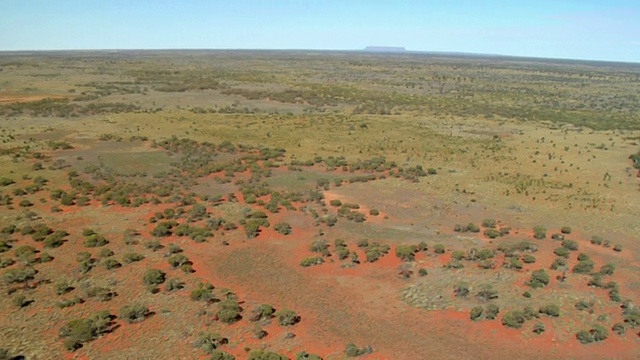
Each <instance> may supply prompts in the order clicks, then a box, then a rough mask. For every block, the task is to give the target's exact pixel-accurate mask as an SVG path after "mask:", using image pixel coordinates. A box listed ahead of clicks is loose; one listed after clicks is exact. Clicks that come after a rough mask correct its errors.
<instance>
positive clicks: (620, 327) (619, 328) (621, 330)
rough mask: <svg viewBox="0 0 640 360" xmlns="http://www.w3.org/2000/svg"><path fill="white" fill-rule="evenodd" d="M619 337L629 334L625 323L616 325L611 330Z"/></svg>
mask: <svg viewBox="0 0 640 360" xmlns="http://www.w3.org/2000/svg"><path fill="white" fill-rule="evenodd" d="M611 330H613V332H615V333H616V334H618V335H621V336H622V335H624V334H625V333H626V332H627V326H626V325H625V324H624V323H615V324H614V325H613V327H612V328H611Z"/></svg>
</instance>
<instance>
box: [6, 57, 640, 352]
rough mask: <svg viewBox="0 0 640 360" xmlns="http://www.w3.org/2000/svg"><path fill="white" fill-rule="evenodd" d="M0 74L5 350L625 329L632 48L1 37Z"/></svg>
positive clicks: (511, 336) (235, 348) (633, 257)
mask: <svg viewBox="0 0 640 360" xmlns="http://www.w3.org/2000/svg"><path fill="white" fill-rule="evenodd" d="M0 79H1V80H0V169H2V173H1V174H0V225H1V226H0V230H1V232H0V266H1V270H0V274H2V279H0V280H1V282H0V291H1V293H2V297H1V300H0V316H1V318H2V319H3V321H2V325H1V326H0V337H1V338H2V341H0V351H1V350H6V353H7V354H11V355H13V356H17V355H24V356H26V357H27V358H29V359H54V358H55V359H57V358H74V357H77V358H88V359H95V358H110V359H111V358H113V359H126V358H140V359H146V358H161V359H162V358H180V359H194V358H212V359H227V360H228V359H233V358H237V359H253V360H259V359H296V360H301V359H320V358H321V359H345V358H352V357H358V356H361V357H362V358H366V359H431V358H456V359H459V358H472V357H473V358H478V359H495V358H536V359H537V358H540V359H548V358H589V357H597V358H607V357H609V358H619V359H627V358H629V359H631V358H634V357H635V356H637V354H638V352H639V351H640V343H639V333H638V331H639V328H640V308H639V307H638V305H637V303H638V300H637V299H638V296H639V295H640V272H639V269H638V265H637V264H638V261H639V260H640V251H639V250H638V246H637V239H638V236H637V234H638V233H639V231H640V225H639V224H638V222H637V219H638V217H639V216H640V202H638V201H636V198H637V195H638V190H639V188H638V176H637V173H638V170H637V169H638V167H639V166H640V165H637V164H638V163H637V162H636V161H637V155H634V156H635V157H634V156H632V157H631V158H630V155H633V154H637V153H638V150H639V149H638V144H639V142H640V133H639V132H638V130H640V109H639V106H640V99H639V98H638V96H639V95H638V94H640V66H638V65H635V64H617V63H591V62H572V61H551V60H539V59H512V58H482V57H477V58H476V57H449V56H442V55H427V54H401V55H384V56H382V55H376V54H366V53H338V52H336V53H333V52H250V51H237V52H228V51H185V52H179V51H158V52H146V51H140V52H136V51H131V52H86V53H73V52H52V53H36V54H27V53H5V54H0ZM0 354H1V355H4V353H0ZM7 356H9V355H7ZM0 358H1V356H0Z"/></svg>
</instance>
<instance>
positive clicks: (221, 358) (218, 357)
mask: <svg viewBox="0 0 640 360" xmlns="http://www.w3.org/2000/svg"><path fill="white" fill-rule="evenodd" d="M210 354H211V358H210V360H236V357H235V356H233V355H231V354H229V353H228V352H226V351H222V350H213V351H211V352H210Z"/></svg>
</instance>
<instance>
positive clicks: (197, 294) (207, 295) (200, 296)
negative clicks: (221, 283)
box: [190, 283, 214, 302]
mask: <svg viewBox="0 0 640 360" xmlns="http://www.w3.org/2000/svg"><path fill="white" fill-rule="evenodd" d="M212 290H213V285H211V284H203V283H200V284H198V288H197V289H195V290H193V291H192V292H191V294H190V298H191V300H193V301H206V302H209V301H212V300H213V299H214V297H213V292H212Z"/></svg>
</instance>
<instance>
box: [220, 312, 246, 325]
mask: <svg viewBox="0 0 640 360" xmlns="http://www.w3.org/2000/svg"><path fill="white" fill-rule="evenodd" d="M217 317H218V320H220V321H222V322H223V323H225V324H233V323H235V322H236V321H238V320H240V318H241V317H240V313H239V312H238V310H235V309H227V308H223V309H220V310H218V313H217Z"/></svg>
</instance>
